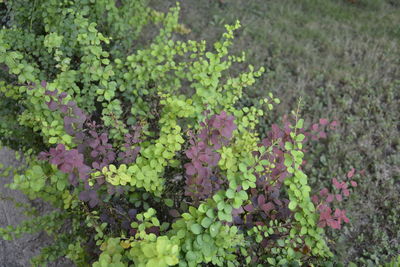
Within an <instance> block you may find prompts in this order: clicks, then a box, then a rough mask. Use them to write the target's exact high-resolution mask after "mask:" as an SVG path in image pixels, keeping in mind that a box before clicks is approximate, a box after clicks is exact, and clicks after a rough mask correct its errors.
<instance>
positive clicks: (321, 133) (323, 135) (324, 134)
mask: <svg viewBox="0 0 400 267" xmlns="http://www.w3.org/2000/svg"><path fill="white" fill-rule="evenodd" d="M318 135H319V138H326V137H327V135H326V133H325V132H319V134H318Z"/></svg>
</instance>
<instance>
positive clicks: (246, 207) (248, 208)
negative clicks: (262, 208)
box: [244, 204, 254, 212]
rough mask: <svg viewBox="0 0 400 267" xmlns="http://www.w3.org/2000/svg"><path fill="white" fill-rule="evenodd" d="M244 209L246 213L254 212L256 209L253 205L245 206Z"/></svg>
mask: <svg viewBox="0 0 400 267" xmlns="http://www.w3.org/2000/svg"><path fill="white" fill-rule="evenodd" d="M244 209H245V210H246V211H248V212H252V211H254V207H253V205H251V204H248V205H246V206H244Z"/></svg>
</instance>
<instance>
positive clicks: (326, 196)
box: [311, 168, 357, 229]
mask: <svg viewBox="0 0 400 267" xmlns="http://www.w3.org/2000/svg"><path fill="white" fill-rule="evenodd" d="M354 173H355V169H354V168H353V169H351V170H350V171H349V172H348V173H347V178H352V177H353V176H354ZM349 183H350V185H351V186H352V187H356V186H357V182H355V181H353V180H351V181H349ZM332 184H333V187H334V189H335V191H336V193H333V192H330V191H329V189H328V188H323V189H322V190H320V191H319V196H318V195H314V196H312V197H311V199H312V201H313V203H314V204H315V205H317V211H318V212H319V215H320V216H319V222H318V226H319V227H326V226H329V227H331V228H333V229H340V228H341V223H342V222H346V223H348V222H349V219H348V218H347V217H346V211H345V210H340V209H335V212H334V213H332V212H333V211H332V209H331V207H329V206H328V205H329V204H330V203H332V202H334V201H335V200H336V201H339V202H340V201H342V200H343V196H346V197H348V196H349V195H350V190H349V187H348V182H346V181H342V182H339V181H338V180H337V179H336V178H333V179H332Z"/></svg>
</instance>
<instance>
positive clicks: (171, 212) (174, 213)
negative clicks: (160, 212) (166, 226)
mask: <svg viewBox="0 0 400 267" xmlns="http://www.w3.org/2000/svg"><path fill="white" fill-rule="evenodd" d="M168 213H169V215H171V216H172V217H174V218H178V217H179V216H181V215H180V214H179V212H178V211H177V210H175V209H172V210H169V212H168Z"/></svg>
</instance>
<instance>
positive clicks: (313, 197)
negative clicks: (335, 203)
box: [311, 195, 319, 205]
mask: <svg viewBox="0 0 400 267" xmlns="http://www.w3.org/2000/svg"><path fill="white" fill-rule="evenodd" d="M311 201H312V202H313V203H314V205H317V204H318V201H319V199H318V196H317V195H314V196H312V197H311Z"/></svg>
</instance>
